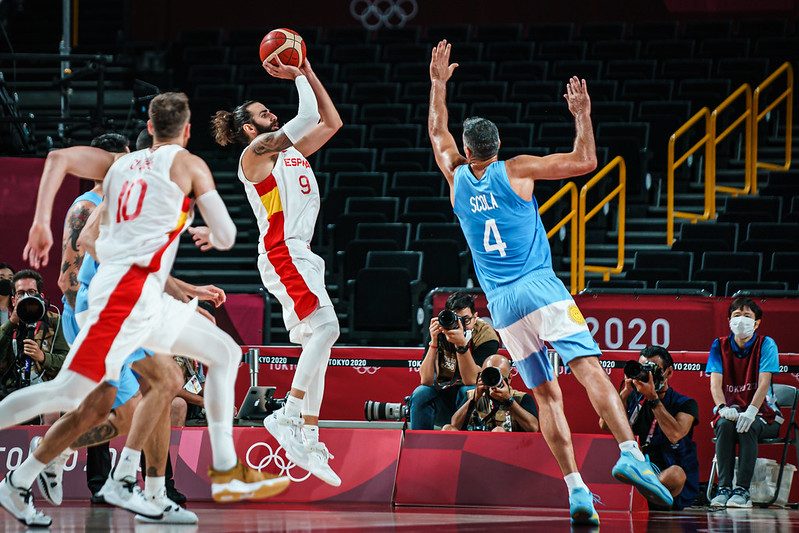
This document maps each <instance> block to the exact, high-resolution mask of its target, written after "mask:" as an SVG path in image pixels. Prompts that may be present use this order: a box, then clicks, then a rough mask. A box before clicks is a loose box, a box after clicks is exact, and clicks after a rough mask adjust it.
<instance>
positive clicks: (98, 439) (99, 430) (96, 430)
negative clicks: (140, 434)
mask: <svg viewBox="0 0 799 533" xmlns="http://www.w3.org/2000/svg"><path fill="white" fill-rule="evenodd" d="M117 435H119V430H117V428H116V426H114V424H112V423H111V422H109V421H105V422H103V423H102V424H100V425H99V426H95V427H93V428H92V429H90V430H89V431H87V432H86V433H84V434H83V435H81V436H80V437H78V438H77V439H75V442H73V443H72V444H70V445H69V447H70V448H72V449H73V450H77V449H78V448H86V447H89V446H95V445H97V444H103V443H104V442H108V441H110V440H111V439H113V438H114V437H116V436H117Z"/></svg>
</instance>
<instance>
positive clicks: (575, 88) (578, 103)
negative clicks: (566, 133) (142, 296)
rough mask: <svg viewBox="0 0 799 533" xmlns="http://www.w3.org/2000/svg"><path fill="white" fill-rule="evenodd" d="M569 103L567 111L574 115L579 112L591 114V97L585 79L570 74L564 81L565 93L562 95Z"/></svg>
mask: <svg viewBox="0 0 799 533" xmlns="http://www.w3.org/2000/svg"><path fill="white" fill-rule="evenodd" d="M563 97H564V98H565V99H566V102H567V103H568V104H569V111H571V114H572V115H574V116H575V117H576V116H577V115H579V114H580V113H588V114H591V97H590V96H588V88H587V87H586V86H585V80H581V79H579V78H578V77H577V76H572V77H571V79H570V80H569V81H568V83H566V94H564V95H563Z"/></svg>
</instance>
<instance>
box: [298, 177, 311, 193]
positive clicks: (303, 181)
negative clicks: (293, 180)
mask: <svg viewBox="0 0 799 533" xmlns="http://www.w3.org/2000/svg"><path fill="white" fill-rule="evenodd" d="M300 191H301V192H302V194H311V180H309V179H308V176H306V175H304V174H303V175H302V176H300Z"/></svg>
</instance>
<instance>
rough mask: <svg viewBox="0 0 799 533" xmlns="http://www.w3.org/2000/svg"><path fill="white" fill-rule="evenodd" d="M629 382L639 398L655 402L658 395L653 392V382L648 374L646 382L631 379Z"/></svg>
mask: <svg viewBox="0 0 799 533" xmlns="http://www.w3.org/2000/svg"><path fill="white" fill-rule="evenodd" d="M631 381H632V383H633V386H634V387H635V390H637V391H638V392H639V393H640V394H641V396H643V397H644V398H646V399H647V400H657V399H658V393H657V391H656V390H655V380H654V378H653V377H652V374H651V373H650V374H649V380H648V381H639V380H637V379H633V380H631ZM626 385H627V384H626V380H625V386H626Z"/></svg>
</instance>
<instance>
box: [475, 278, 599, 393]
mask: <svg viewBox="0 0 799 533" xmlns="http://www.w3.org/2000/svg"><path fill="white" fill-rule="evenodd" d="M486 296H487V297H488V310H489V311H490V312H491V320H492V321H493V322H494V327H495V328H496V329H497V331H498V332H499V335H500V337H502V341H503V343H504V344H505V347H506V348H507V349H508V352H509V353H510V355H511V357H512V358H513V360H514V361H515V362H516V368H517V370H518V371H519V374H520V375H521V376H522V379H524V383H525V384H526V385H527V386H528V387H529V388H531V389H532V388H535V387H537V386H538V385H540V384H542V383H543V382H545V381H551V380H552V379H553V378H554V375H553V372H552V365H551V363H550V359H549V355H548V349H547V346H546V345H545V344H544V343H549V345H550V346H552V348H553V349H554V350H555V351H556V352H557V353H558V355H559V356H560V358H561V360H562V361H563V362H564V364H567V365H568V364H569V362H570V361H572V360H573V359H576V358H578V357H586V356H600V355H601V352H600V350H599V346H598V345H597V343H596V341H594V338H593V337H592V336H591V333H589V331H588V327H587V326H586V324H585V318H583V315H582V313H580V310H579V309H578V308H577V305H576V304H575V303H574V299H573V298H572V297H571V294H569V291H567V290H566V287H565V286H564V285H563V282H562V281H560V280H559V279H558V278H557V277H556V276H555V274H554V272H552V271H551V270H537V271H534V272H532V273H530V274H528V275H527V276H525V277H523V278H520V279H519V280H517V281H515V282H513V283H511V284H509V285H503V286H501V287H498V288H496V289H494V290H492V291H491V292H490V293H487V294H486Z"/></svg>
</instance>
